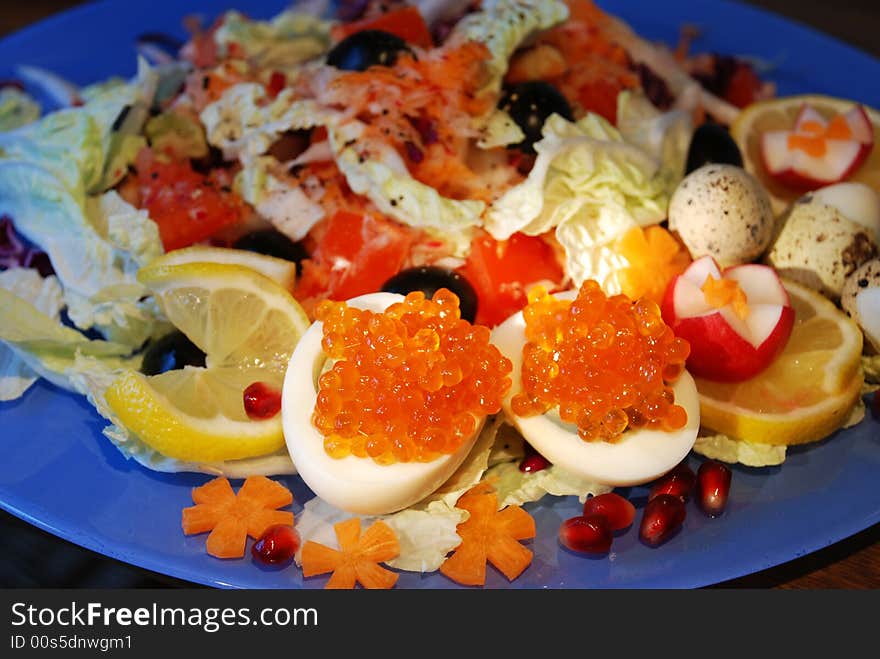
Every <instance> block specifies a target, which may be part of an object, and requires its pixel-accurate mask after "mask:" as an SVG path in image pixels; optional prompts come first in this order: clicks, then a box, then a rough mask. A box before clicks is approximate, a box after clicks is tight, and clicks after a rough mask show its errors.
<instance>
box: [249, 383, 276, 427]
mask: <svg viewBox="0 0 880 659" xmlns="http://www.w3.org/2000/svg"><path fill="white" fill-rule="evenodd" d="M244 411H245V412H246V413H247V415H248V418H249V419H254V420H255V421H262V420H264V419H271V418H272V417H273V416H275V415H276V414H278V412H280V411H281V392H280V391H278V390H276V389H273V388H272V387H270V386H269V385H268V384H266V383H265V382H254V383H253V384H251V385H248V387H247V389H245V390H244Z"/></svg>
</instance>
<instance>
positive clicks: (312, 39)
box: [214, 9, 332, 70]
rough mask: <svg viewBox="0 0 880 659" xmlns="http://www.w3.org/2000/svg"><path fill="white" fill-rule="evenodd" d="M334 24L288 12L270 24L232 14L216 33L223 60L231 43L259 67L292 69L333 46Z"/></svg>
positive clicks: (215, 39) (279, 15)
mask: <svg viewBox="0 0 880 659" xmlns="http://www.w3.org/2000/svg"><path fill="white" fill-rule="evenodd" d="M331 27H332V23H331V22H330V21H327V20H324V19H321V18H318V17H316V16H313V15H311V14H307V13H300V12H297V11H295V10H293V9H288V10H285V11H283V12H281V13H280V14H278V15H277V16H275V17H274V18H273V19H272V20H270V21H255V20H251V19H249V18H247V17H246V16H244V15H243V14H240V13H239V12H237V11H228V12H226V14H225V15H224V19H223V24H222V25H221V26H220V28H219V29H218V30H217V31H216V32H215V33H214V42H215V43H216V44H217V46H218V49H219V51H220V55H221V57H224V56H225V55H226V54H227V53H228V51H229V48H230V45H231V44H235V47H236V54H237V55H238V53H240V54H241V55H242V56H244V57H245V58H246V59H248V60H250V62H251V63H252V64H253V65H255V66H256V67H257V68H263V69H282V70H283V69H289V68H291V67H294V66H296V65H297V64H299V63H300V62H303V61H305V60H307V59H311V58H313V57H316V56H318V55H321V54H322V53H323V52H324V51H326V50H327V49H328V48H329V47H330V28H331Z"/></svg>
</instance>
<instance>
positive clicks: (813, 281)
mask: <svg viewBox="0 0 880 659" xmlns="http://www.w3.org/2000/svg"><path fill="white" fill-rule="evenodd" d="M875 256H877V243H876V241H875V239H874V235H873V232H872V231H869V230H868V229H866V228H865V227H864V226H863V225H861V224H859V223H858V222H853V221H852V220H849V219H847V218H846V217H844V216H843V214H842V213H841V212H840V211H839V210H838V209H837V208H835V207H834V206H828V205H826V204H823V203H819V202H817V201H816V200H815V199H814V198H813V197H812V196H811V195H806V196H804V197H801V199H799V200H798V201H796V202H795V203H794V204H793V205H792V206H791V208H790V209H789V211H788V212H787V213H786V214H785V215H783V216H782V217H781V218H780V224H779V229H778V234H777V237H776V239H775V240H774V241H773V245H772V246H771V247H770V250H769V251H768V252H767V258H766V261H767V263H768V264H769V265H772V266H773V267H774V268H776V270H777V271H778V272H779V274H780V276H781V277H784V278H787V279H793V280H794V281H796V282H799V283H801V284H803V285H804V286H808V287H810V288H812V289H814V290H816V291H819V292H820V293H822V294H823V295H825V296H826V297H828V298H829V299H831V300H834V301H836V300H837V299H838V298H840V294H841V291H842V290H843V282H844V280H845V279H846V278H847V277H848V276H849V275H851V274H852V273H853V272H854V271H855V269H856V268H858V267H859V266H860V265H861V264H862V263H864V262H865V261H868V260H870V259H872V258H874V257H875Z"/></svg>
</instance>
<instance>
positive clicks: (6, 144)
mask: <svg viewBox="0 0 880 659" xmlns="http://www.w3.org/2000/svg"><path fill="white" fill-rule="evenodd" d="M154 88H155V76H154V75H153V73H152V72H151V70H150V69H149V68H148V67H146V65H144V64H143V63H142V65H141V70H140V71H139V75H138V78H137V80H136V81H134V82H132V83H124V82H114V83H108V84H106V85H101V86H98V87H94V88H89V89H88V90H86V91H87V93H86V94H85V95H86V97H87V99H88V100H87V102H86V103H85V104H84V105H83V106H81V107H76V108H69V109H65V110H61V111H58V112H54V113H52V114H50V115H47V116H46V117H44V118H43V119H41V120H40V121H38V122H35V123H33V124H28V125H27V126H24V127H22V128H20V129H18V130H15V131H12V132H9V133H0V214H5V215H9V216H10V217H12V218H13V219H14V221H15V226H16V229H17V230H18V231H19V232H20V233H21V234H22V235H23V236H24V237H25V238H27V239H28V240H29V241H30V242H32V243H34V244H36V245H38V246H39V247H40V248H41V249H43V250H44V251H46V252H47V253H48V255H49V258H50V260H51V262H52V265H53V267H54V269H55V271H56V273H57V275H58V279H59V281H60V282H61V285H62V287H63V289H64V294H65V299H66V301H67V304H68V307H69V315H70V317H71V319H72V320H73V322H74V323H75V324H76V325H77V327H79V328H81V329H89V328H91V327H97V328H98V329H99V330H101V331H102V332H104V334H105V336H107V337H108V338H109V339H111V340H113V341H120V342H123V343H126V344H128V345H129V346H136V345H140V344H141V343H143V341H144V340H145V339H146V338H147V337H148V336H150V334H151V333H152V330H153V324H154V321H155V318H156V310H155V309H154V308H152V307H151V304H150V303H149V302H142V301H141V297H142V296H143V295H144V293H145V290H144V288H143V287H142V286H141V285H140V284H138V283H137V281H136V279H135V277H134V274H135V270H136V269H137V267H138V266H139V265H142V264H144V263H146V262H148V261H150V260H152V259H153V258H155V257H156V256H158V255H160V254H161V253H162V245H161V242H160V240H159V233H158V230H157V228H156V226H155V224H154V223H153V222H152V221H151V220H150V219H149V217H148V216H147V214H146V213H145V212H143V211H138V210H137V209H135V208H133V207H132V206H130V205H129V204H127V203H126V202H124V201H123V200H122V199H121V198H120V197H119V196H118V195H117V194H116V193H115V192H112V191H111V192H107V193H104V194H101V190H102V189H103V188H104V187H105V185H106V184H107V181H108V180H109V181H113V180H114V179H115V178H116V177H117V175H118V174H119V172H120V171H122V172H124V170H125V166H127V162H128V161H130V159H132V158H133V157H134V148H135V147H136V146H137V143H138V142H137V138H135V140H134V141H132V140H127V139H125V138H124V137H121V136H124V135H136V133H137V132H138V130H139V129H140V125H141V123H142V119H143V118H145V117H146V108H147V107H148V105H149V102H150V100H151V97H152V93H153V91H154ZM115 124H119V125H117V126H115V127H114V125H115ZM108 165H109V167H110V169H109V170H108V169H107V167H108Z"/></svg>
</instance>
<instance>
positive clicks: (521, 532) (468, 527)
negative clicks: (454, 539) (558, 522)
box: [440, 486, 535, 586]
mask: <svg viewBox="0 0 880 659" xmlns="http://www.w3.org/2000/svg"><path fill="white" fill-rule="evenodd" d="M455 506H456V507H457V508H461V509H463V510H466V511H468V512H469V513H470V517H468V519H467V521H465V522H463V523H461V524H459V525H458V529H457V531H458V535H459V536H461V544H460V545H459V546H458V548H457V549H456V550H455V552H454V553H453V554H452V555H451V556H450V557H449V558H447V559H446V560H445V561H444V562H443V564H442V565H441V566H440V572H442V573H443V574H445V575H446V576H447V577H449V578H450V579H452V580H453V581H455V582H456V583H460V584H462V585H465V586H482V585H484V584H485V583H486V562H487V561H488V562H489V563H491V564H492V565H494V566H495V567H496V568H497V569H498V570H499V571H500V572H501V573H502V574H503V575H504V576H505V577H507V579H508V580H509V581H513V580H514V579H516V578H517V577H518V576H519V575H520V574H522V572H523V570H525V569H526V568H527V567H528V566H529V565H530V564H531V562H532V552H531V551H530V550H529V549H527V548H526V547H524V546H523V545H522V544H521V543H520V542H518V541H519V540H527V539H528V538H534V537H535V520H534V519H532V516H531V515H529V514H528V513H527V512H526V511H525V510H523V509H522V508H520V507H519V506H507V507H506V508H504V509H503V510H500V511H499V510H498V496H497V495H496V494H495V492H492V491H487V488H486V487H481V486H477V487H476V488H473V489H471V490H469V491H468V492H465V493H464V494H463V495H462V496H461V497H460V498H459V500H458V503H456V504H455Z"/></svg>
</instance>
